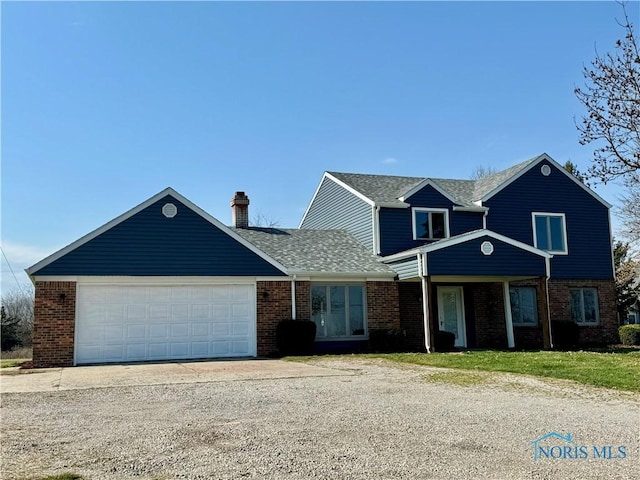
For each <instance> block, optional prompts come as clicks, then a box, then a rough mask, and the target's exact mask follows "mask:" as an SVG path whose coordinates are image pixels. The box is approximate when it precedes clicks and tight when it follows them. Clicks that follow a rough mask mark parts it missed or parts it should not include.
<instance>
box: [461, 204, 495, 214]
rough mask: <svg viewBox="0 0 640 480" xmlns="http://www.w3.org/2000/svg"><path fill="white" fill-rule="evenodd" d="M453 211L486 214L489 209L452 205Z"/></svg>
mask: <svg viewBox="0 0 640 480" xmlns="http://www.w3.org/2000/svg"><path fill="white" fill-rule="evenodd" d="M453 211H454V212H472V213H475V212H477V213H488V212H489V207H481V206H474V207H470V206H463V205H454V206H453Z"/></svg>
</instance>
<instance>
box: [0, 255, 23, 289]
mask: <svg viewBox="0 0 640 480" xmlns="http://www.w3.org/2000/svg"><path fill="white" fill-rule="evenodd" d="M0 252H2V256H3V257H4V259H5V261H6V262H7V265H8V266H9V270H10V271H11V275H13V279H14V280H15V281H16V284H17V285H18V288H19V289H20V293H22V294H23V295H24V294H25V292H24V290H23V289H22V285H20V282H19V281H18V277H16V274H15V272H14V271H13V268H11V263H9V259H8V258H7V254H6V253H4V250H3V248H2V247H0Z"/></svg>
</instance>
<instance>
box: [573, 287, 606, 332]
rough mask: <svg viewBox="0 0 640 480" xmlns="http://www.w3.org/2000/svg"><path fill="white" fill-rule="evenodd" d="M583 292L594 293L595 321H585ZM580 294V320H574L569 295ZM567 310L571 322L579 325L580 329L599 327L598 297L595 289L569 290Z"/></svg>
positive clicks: (574, 316)
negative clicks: (568, 310) (569, 313)
mask: <svg viewBox="0 0 640 480" xmlns="http://www.w3.org/2000/svg"><path fill="white" fill-rule="evenodd" d="M585 290H591V291H593V292H595V295H594V298H595V301H596V305H595V307H596V308H595V312H596V319H595V321H585V308H584V307H585V304H584V291H585ZM576 291H577V292H580V306H581V312H580V313H581V314H582V315H581V317H582V318H581V319H580V320H578V319H577V318H576V315H575V312H574V311H573V301H572V299H571V295H572V292H576ZM569 309H570V311H571V321H572V322H575V323H576V324H578V325H580V326H581V327H592V326H597V325H600V298H599V295H598V289H597V288H596V287H577V288H570V289H569Z"/></svg>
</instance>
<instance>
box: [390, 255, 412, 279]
mask: <svg viewBox="0 0 640 480" xmlns="http://www.w3.org/2000/svg"><path fill="white" fill-rule="evenodd" d="M388 265H389V266H390V267H391V268H392V269H393V271H394V272H396V273H397V274H398V280H405V279H407V278H417V277H418V258H417V255H416V256H413V257H409V258H404V259H402V260H398V261H396V262H392V263H389V264H388Z"/></svg>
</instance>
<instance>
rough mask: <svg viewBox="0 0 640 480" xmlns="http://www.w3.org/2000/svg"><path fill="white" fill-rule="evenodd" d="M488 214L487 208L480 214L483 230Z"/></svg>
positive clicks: (485, 227) (485, 226)
mask: <svg viewBox="0 0 640 480" xmlns="http://www.w3.org/2000/svg"><path fill="white" fill-rule="evenodd" d="M488 215H489V210H485V211H484V213H483V214H482V228H483V230H486V229H487V216H488Z"/></svg>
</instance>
